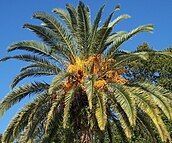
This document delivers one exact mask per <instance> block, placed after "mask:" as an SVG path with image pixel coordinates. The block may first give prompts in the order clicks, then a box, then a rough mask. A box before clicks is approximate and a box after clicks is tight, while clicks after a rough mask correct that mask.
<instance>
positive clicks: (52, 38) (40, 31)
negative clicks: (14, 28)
mask: <svg viewBox="0 0 172 143" xmlns="http://www.w3.org/2000/svg"><path fill="white" fill-rule="evenodd" d="M23 27H24V28H28V29H30V30H31V31H33V32H34V33H35V34H36V35H37V36H38V37H40V38H41V39H42V40H43V41H44V42H45V43H47V44H48V45H50V46H55V45H56V44H57V43H58V41H59V40H58V38H57V34H56V33H55V32H54V31H52V30H51V29H49V28H46V27H43V26H36V25H32V24H25V25H24V26H23Z"/></svg>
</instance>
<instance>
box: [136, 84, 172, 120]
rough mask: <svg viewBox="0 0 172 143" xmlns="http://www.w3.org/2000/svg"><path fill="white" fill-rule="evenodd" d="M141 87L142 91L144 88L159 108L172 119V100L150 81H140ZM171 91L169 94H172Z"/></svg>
mask: <svg viewBox="0 0 172 143" xmlns="http://www.w3.org/2000/svg"><path fill="white" fill-rule="evenodd" d="M138 86H139V87H140V91H141V90H144V91H145V92H146V93H147V94H148V95H150V96H151V97H152V99H153V100H154V102H155V104H157V106H159V108H160V109H161V110H162V112H164V114H165V115H166V116H167V118H168V119H169V120H172V112H171V111H172V104H171V103H172V100H170V99H168V98H166V97H164V96H163V94H162V93H161V92H159V91H158V87H156V86H153V85H151V84H149V83H140V84H138ZM170 94H171V93H170V92H169V96H172V94H171V95H170Z"/></svg>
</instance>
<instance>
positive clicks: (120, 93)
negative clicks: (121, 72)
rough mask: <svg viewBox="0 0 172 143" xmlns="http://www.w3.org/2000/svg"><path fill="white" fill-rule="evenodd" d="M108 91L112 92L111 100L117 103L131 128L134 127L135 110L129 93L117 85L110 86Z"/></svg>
mask: <svg viewBox="0 0 172 143" xmlns="http://www.w3.org/2000/svg"><path fill="white" fill-rule="evenodd" d="M109 90H110V91H111V92H112V95H111V96H110V97H111V100H114V101H117V102H118V103H119V104H120V106H121V107H122V109H123V110H124V112H125V113H126V115H127V117H128V119H129V121H130V124H131V126H134V125H135V121H136V109H135V103H134V100H133V98H132V95H131V93H130V91H129V90H127V89H125V88H124V86H121V85H118V84H110V85H109ZM113 92H114V93H113Z"/></svg>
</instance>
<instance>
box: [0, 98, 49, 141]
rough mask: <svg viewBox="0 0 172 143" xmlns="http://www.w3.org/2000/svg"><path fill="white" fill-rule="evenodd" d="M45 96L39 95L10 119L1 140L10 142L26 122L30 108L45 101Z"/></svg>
mask: <svg viewBox="0 0 172 143" xmlns="http://www.w3.org/2000/svg"><path fill="white" fill-rule="evenodd" d="M46 98H47V96H46V95H41V96H39V97H37V98H36V99H35V100H34V101H33V102H31V103H30V104H28V105H26V106H25V107H24V108H23V109H22V110H21V111H20V112H19V113H18V114H17V115H16V116H15V117H14V119H12V121H11V122H10V124H9V125H8V127H7V129H6V131H5V132H4V134H3V139H2V141H3V142H12V141H13V140H14V139H15V138H16V136H17V135H18V134H19V132H21V131H22V130H23V129H24V127H25V126H26V125H27V124H28V118H29V115H30V114H31V112H32V110H33V109H34V108H35V107H36V105H37V104H39V103H42V102H45V101H47V100H45V99H46Z"/></svg>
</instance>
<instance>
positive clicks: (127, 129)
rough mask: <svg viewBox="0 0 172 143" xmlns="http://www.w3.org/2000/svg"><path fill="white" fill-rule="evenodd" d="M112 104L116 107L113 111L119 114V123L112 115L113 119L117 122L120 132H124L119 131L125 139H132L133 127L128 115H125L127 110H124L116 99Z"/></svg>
mask: <svg viewBox="0 0 172 143" xmlns="http://www.w3.org/2000/svg"><path fill="white" fill-rule="evenodd" d="M110 95H111V94H110ZM112 103H113V104H112V105H113V106H114V108H113V110H114V111H116V112H117V113H118V116H117V117H118V120H119V121H118V120H117V119H116V120H115V118H113V116H112V113H111V116H112V119H113V120H114V121H115V123H116V125H117V127H118V128H119V129H120V130H122V131H119V132H120V133H121V134H122V136H123V137H124V138H125V137H127V139H131V137H132V127H131V125H130V122H129V120H128V117H127V114H126V113H125V110H123V108H122V107H121V105H120V103H118V102H117V100H116V99H115V98H113V100H112ZM123 132H124V133H123Z"/></svg>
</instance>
